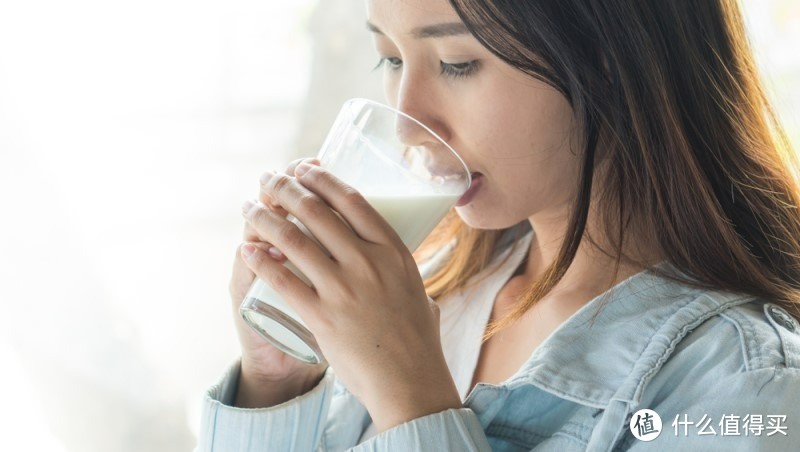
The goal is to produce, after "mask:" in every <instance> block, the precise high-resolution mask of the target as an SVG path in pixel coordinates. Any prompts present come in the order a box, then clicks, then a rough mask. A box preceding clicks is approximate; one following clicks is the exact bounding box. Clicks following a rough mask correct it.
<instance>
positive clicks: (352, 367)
mask: <svg viewBox="0 0 800 452" xmlns="http://www.w3.org/2000/svg"><path fill="white" fill-rule="evenodd" d="M304 170H305V172H304ZM295 176H296V177H294V178H293V177H290V176H287V175H284V174H276V173H273V172H269V173H265V174H264V176H262V178H261V181H262V186H261V190H262V195H265V197H266V198H267V199H268V200H270V201H271V202H272V203H274V204H277V205H280V206H281V207H283V208H284V209H285V210H286V211H288V212H289V213H290V214H292V215H294V216H295V217H296V218H297V219H298V220H299V221H300V222H301V223H303V225H305V227H306V228H307V229H308V230H309V231H310V232H311V233H312V234H313V235H314V237H316V239H317V240H318V241H319V243H320V244H321V245H322V246H323V247H324V248H325V249H327V251H328V253H330V256H329V255H328V254H327V253H326V252H325V251H324V250H323V249H322V248H321V247H320V246H319V245H318V244H316V243H315V242H314V241H313V240H311V239H310V238H308V237H307V236H306V235H305V234H303V232H301V230H300V229H299V228H298V227H297V226H296V225H295V224H294V223H292V222H290V221H288V220H287V219H286V218H284V217H282V216H281V215H277V214H275V213H273V212H270V210H269V209H266V208H264V206H263V205H262V204H256V205H254V206H253V207H251V208H250V209H249V210H248V211H247V212H246V213H244V215H245V218H246V219H247V221H248V222H249V223H250V224H251V225H252V226H253V228H254V229H255V230H256V231H257V233H258V234H259V235H260V236H261V238H262V239H263V240H264V241H265V242H269V243H271V244H273V246H275V247H276V248H278V249H279V250H280V251H281V252H282V253H283V254H284V255H285V256H286V257H287V258H288V259H289V260H290V261H291V262H292V263H294V265H295V266H297V268H298V269H299V270H300V271H301V272H303V274H304V275H305V276H306V277H307V278H308V279H309V280H310V281H311V284H312V287H309V286H308V285H306V284H305V283H303V282H302V281H301V280H300V279H299V278H298V277H297V276H295V275H294V274H292V273H291V272H290V271H289V270H288V269H286V268H285V267H284V266H283V265H282V264H280V263H278V262H276V261H275V260H274V259H271V258H270V257H269V256H267V255H265V254H264V253H263V251H261V250H258V249H257V250H256V252H255V254H253V255H252V256H251V257H250V258H249V259H247V263H248V266H249V267H250V268H251V269H252V270H253V272H254V273H255V274H256V275H257V276H258V277H260V278H261V279H263V280H264V281H265V282H266V283H267V284H269V285H270V286H271V287H272V288H273V289H274V290H275V291H276V292H278V294H280V295H281V296H282V297H283V298H284V300H285V301H286V302H287V303H288V304H289V305H290V306H291V307H292V308H293V309H294V310H295V311H296V312H297V313H298V315H299V316H300V317H301V318H302V319H303V321H304V322H305V323H306V325H307V326H308V328H309V329H310V330H311V332H312V333H313V334H314V336H315V337H316V339H317V342H318V344H319V346H320V348H321V350H322V353H323V354H324V355H325V358H326V359H327V361H328V362H329V363H330V365H331V366H332V367H333V368H334V370H335V371H336V374H337V376H338V377H339V379H340V380H341V381H342V383H343V384H344V385H345V387H347V389H348V390H349V391H350V392H351V393H353V394H354V395H355V396H356V397H357V398H358V399H359V400H360V401H361V402H362V403H363V404H364V406H365V407H366V408H367V410H368V411H369V413H370V415H371V417H372V419H373V422H374V423H375V425H376V427H378V429H379V431H383V430H386V429H388V428H391V427H393V426H395V425H398V424H400V423H403V422H406V421H409V420H411V419H415V418H418V417H421V416H425V415H428V414H432V413H436V412H439V411H443V410H446V409H449V408H460V407H461V406H462V405H461V399H460V397H459V395H458V392H457V390H456V387H455V384H454V383H453V380H452V377H451V376H450V372H449V370H448V368H447V364H446V362H445V359H444V354H443V352H442V346H441V341H440V336H439V316H438V308H437V307H436V306H435V304H434V303H433V302H431V301H429V298H428V296H427V294H426V293H425V287H424V285H423V283H422V278H421V276H420V274H419V270H418V269H417V265H416V263H415V261H414V259H413V257H412V256H411V253H410V251H409V250H408V248H406V246H405V245H404V244H403V242H402V241H401V239H400V237H399V236H398V235H397V233H396V232H395V231H394V230H393V229H392V228H391V227H390V226H389V224H388V223H387V222H386V220H384V219H383V218H382V217H381V216H380V215H379V214H378V212H377V211H375V209H374V208H373V207H372V206H370V205H369V204H368V203H367V201H366V200H365V199H364V197H363V196H362V195H361V194H360V193H358V192H357V191H356V190H355V189H353V188H352V187H350V186H348V185H347V184H345V183H344V182H342V181H341V180H339V179H338V178H336V177H335V176H334V175H333V174H332V173H330V172H329V171H326V170H324V169H323V168H320V167H318V166H312V165H308V164H302V165H300V166H298V167H297V169H296V170H295ZM334 211H336V212H338V213H339V214H340V215H341V216H342V218H344V220H345V221H346V222H347V224H346V223H345V222H344V221H342V218H340V217H339V216H337V215H336V213H335V212H334ZM348 224H349V227H348ZM351 228H352V229H351Z"/></svg>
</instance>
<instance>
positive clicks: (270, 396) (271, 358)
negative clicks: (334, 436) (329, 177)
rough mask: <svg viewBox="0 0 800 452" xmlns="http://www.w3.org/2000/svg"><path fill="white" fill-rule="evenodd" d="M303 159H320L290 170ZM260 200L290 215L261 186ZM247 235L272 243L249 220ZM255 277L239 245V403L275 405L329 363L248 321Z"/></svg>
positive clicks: (233, 285)
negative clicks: (301, 354) (276, 342)
mask: <svg viewBox="0 0 800 452" xmlns="http://www.w3.org/2000/svg"><path fill="white" fill-rule="evenodd" d="M303 161H308V162H309V163H312V164H314V165H319V161H318V160H317V159H298V160H294V161H292V162H291V163H290V164H289V166H288V167H287V168H286V174H288V175H291V176H294V169H295V168H296V167H297V165H299V164H300V163H301V162H303ZM258 201H260V202H261V203H263V204H264V205H266V206H267V207H269V208H270V210H272V211H273V212H275V213H278V214H280V215H283V216H284V217H285V216H286V215H287V212H286V210H284V209H283V208H282V207H280V206H277V205H275V204H273V202H272V200H271V199H269V197H268V196H267V195H265V194H264V193H263V192H261V191H260V190H259V194H258ZM243 238H244V241H245V242H250V243H252V244H254V245H256V246H257V247H259V248H260V249H262V250H263V251H265V252H266V251H267V250H268V249H269V248H270V246H271V245H270V244H269V243H266V242H263V241H261V240H262V239H261V237H259V236H258V234H257V233H256V232H255V230H253V228H252V227H250V225H249V224H248V223H247V222H245V227H244V237H243ZM275 259H276V260H277V261H279V262H283V261H285V260H286V257H285V256H280V257H277V258H275ZM254 280H255V274H254V273H253V272H252V271H251V270H250V268H249V267H248V266H247V264H246V263H245V262H244V260H243V258H242V245H239V247H238V248H237V249H236V257H235V259H234V263H233V274H232V275H231V280H230V284H229V291H230V295H231V302H232V308H233V319H234V320H233V321H234V324H235V326H236V332H237V334H238V336H239V343H240V345H241V349H242V360H241V373H240V375H239V385H238V390H237V394H236V401H235V405H236V406H239V407H245V408H261V407H268V406H274V405H277V404H280V403H283V402H286V401H288V400H290V399H292V398H294V397H296V396H298V395H301V394H304V393H306V392H308V391H309V390H311V389H313V388H314V386H316V385H317V384H318V383H319V380H320V378H321V377H322V374H323V373H324V372H325V369H326V368H327V367H328V365H327V363H325V362H323V363H320V364H316V365H311V364H306V363H304V362H302V361H300V360H298V359H296V358H293V357H292V356H289V355H287V354H285V353H283V352H282V351H280V350H279V349H277V348H276V347H274V346H273V345H272V344H270V343H269V342H267V341H266V340H265V339H264V338H262V337H261V336H259V335H258V333H256V332H255V331H254V330H253V329H252V328H251V327H250V326H249V325H247V324H246V323H245V322H244V320H243V319H242V316H241V315H240V314H239V306H240V305H241V304H242V300H244V297H245V294H247V291H248V290H249V289H250V286H251V285H252V283H253V281H254Z"/></svg>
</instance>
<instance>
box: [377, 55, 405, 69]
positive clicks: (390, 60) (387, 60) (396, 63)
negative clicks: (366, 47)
mask: <svg viewBox="0 0 800 452" xmlns="http://www.w3.org/2000/svg"><path fill="white" fill-rule="evenodd" d="M402 65H403V60H401V59H400V58H395V57H381V59H380V60H378V64H376V65H375V67H374V68H372V70H373V71H374V70H375V69H378V68H380V67H382V66H386V67H388V68H389V69H392V70H395V69H400V66H402Z"/></svg>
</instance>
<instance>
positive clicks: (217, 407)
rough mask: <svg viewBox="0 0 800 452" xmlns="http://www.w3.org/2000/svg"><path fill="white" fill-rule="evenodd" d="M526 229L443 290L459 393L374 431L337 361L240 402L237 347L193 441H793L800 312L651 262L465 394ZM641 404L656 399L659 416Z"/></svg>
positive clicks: (300, 447)
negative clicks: (468, 277) (518, 363)
mask: <svg viewBox="0 0 800 452" xmlns="http://www.w3.org/2000/svg"><path fill="white" fill-rule="evenodd" d="M532 234H533V232H532V231H530V232H528V233H527V234H526V235H525V236H524V238H522V239H520V240H518V241H513V242H511V243H510V244H509V237H510V235H509V234H506V236H504V239H505V241H504V242H501V245H503V244H504V243H505V244H506V245H507V246H506V247H505V248H503V247H502V246H501V247H499V248H500V250H501V252H498V253H497V254H496V256H495V258H494V260H493V261H492V263H491V264H490V265H489V267H487V268H486V269H485V270H484V271H483V272H481V273H480V274H478V275H476V276H475V278H477V279H476V280H478V281H480V283H478V284H475V285H473V286H471V287H470V286H469V285H468V287H469V288H468V289H464V290H461V291H459V292H458V293H456V294H454V295H453V296H451V297H448V298H446V299H444V300H440V302H439V305H440V312H441V322H442V323H441V334H442V346H443V350H444V353H445V358H446V360H447V364H448V366H449V368H450V371H451V373H452V376H453V379H454V381H455V383H456V387H457V388H458V391H459V394H460V395H461V397H462V400H463V402H464V407H463V408H460V409H449V410H445V411H442V412H439V413H434V414H430V415H427V416H423V417H420V418H417V419H413V420H411V421H409V422H406V423H403V424H400V425H398V426H395V427H393V428H391V429H389V430H386V431H384V432H381V433H379V434H376V432H375V429H374V427H373V426H372V423H371V420H370V417H369V413H368V412H367V411H366V409H365V408H364V406H363V405H362V404H361V403H360V402H359V401H358V400H357V399H356V398H355V397H354V396H353V395H352V394H351V393H349V392H348V391H347V389H346V388H345V387H344V386H343V385H342V384H341V383H340V382H339V381H338V380H337V379H336V376H335V373H334V371H333V369H332V368H329V369H328V370H327V371H326V372H325V375H324V376H323V378H322V380H321V381H320V383H319V384H318V386H317V387H315V388H314V389H313V390H311V391H309V392H308V393H306V394H303V395H301V396H299V397H297V398H295V399H293V400H290V401H288V402H286V403H283V404H281V405H278V406H275V407H270V408H262V409H243V408H236V407H232V406H231V404H232V401H233V398H234V395H235V391H236V382H237V381H238V373H239V365H238V362H235V363H233V364H232V365H231V366H230V368H229V369H228V371H227V372H226V374H225V375H224V376H223V378H222V379H221V380H220V382H219V383H218V384H216V385H214V386H213V387H212V388H211V389H209V391H208V393H207V395H206V397H205V400H204V405H203V414H202V419H201V429H200V435H199V438H198V451H200V452H212V451H213V452H220V451H242V452H250V451H253V452H254V451H341V450H351V451H354V452H355V451H359V452H363V451H421V450H431V451H490V450H492V451H529V450H537V451H538V450H544V451H546V450H557V451H579V450H580V451H583V450H587V451H617V450H633V451H638V450H659V451H660V450H725V451H736V450H742V451H745V450H746V451H754V450H755V451H758V450H763V451H773V450H774V451H783V450H791V449H792V448H793V446H792V445H791V444H790V443H789V441H790V440H789V438H790V437H791V435H798V434H800V404H798V403H797V399H796V396H795V395H796V394H798V389H800V372H798V364H800V325H798V322H797V321H796V320H795V319H794V318H792V317H791V316H790V315H789V314H788V313H787V312H786V311H785V310H784V309H782V308H781V307H779V306H778V305H776V304H774V303H772V302H770V301H769V300H761V299H757V298H755V297H752V296H749V295H743V294H736V293H730V292H725V291H710V290H702V289H697V288H692V287H689V286H686V285H683V284H679V283H676V282H674V281H671V280H668V279H665V278H661V277H658V276H656V275H655V274H653V273H651V272H649V271H643V272H640V273H638V274H636V275H633V276H631V277H630V278H628V279H626V280H625V281H622V282H620V283H619V284H617V285H615V286H614V287H612V288H611V289H610V290H609V291H608V292H607V293H605V294H602V295H600V296H598V297H596V298H595V299H593V300H591V301H589V302H588V303H587V304H586V305H584V306H583V307H582V308H580V309H579V310H578V311H577V312H575V313H574V314H573V315H572V316H571V317H569V318H568V319H567V320H566V321H565V322H564V323H563V324H561V325H560V326H559V327H558V328H557V329H556V330H555V331H553V332H552V333H551V334H550V336H548V337H547V339H546V340H544V341H543V342H542V343H541V344H540V345H539V347H537V348H536V350H535V351H534V352H533V354H532V355H531V356H530V357H529V358H528V360H527V361H526V362H525V363H524V364H523V365H522V367H521V368H520V369H519V370H518V371H517V372H516V373H515V374H514V375H513V376H511V377H510V378H509V379H507V380H506V381H504V382H502V383H501V384H498V385H494V384H486V383H479V384H478V385H477V386H476V387H475V388H474V389H473V390H472V391H471V392H469V393H468V394H467V391H468V390H469V386H470V383H471V381H472V376H473V374H474V370H475V366H476V364H477V359H478V355H479V353H480V338H481V336H482V334H483V331H484V328H485V326H486V322H487V321H488V319H489V314H490V312H491V308H492V305H493V302H494V298H495V297H496V295H497V293H498V292H499V290H500V289H501V288H502V286H503V285H504V284H505V282H506V281H507V280H508V279H509V278H510V276H511V275H512V274H513V272H514V270H515V269H516V268H517V267H518V266H519V264H520V262H521V261H522V259H523V258H524V256H525V255H526V253H527V250H528V248H529V246H530V242H531V239H532ZM453 245H454V243H453V242H451V243H450V244H448V246H445V247H443V248H442V249H441V250H440V251H439V252H437V253H436V254H435V255H434V256H433V257H432V258H431V259H429V260H428V261H426V262H424V263H423V264H421V265H420V273H421V274H422V275H423V277H425V276H426V275H427V274H430V272H433V271H435V270H436V269H437V268H438V266H440V265H446V264H447V260H448V258H449V256H450V251H451V250H452V246H453ZM662 265H663V266H666V265H668V264H666V263H662V264H659V266H662ZM675 271H677V270H675ZM604 296H608V298H607V299H606V301H605V304H604V306H603V308H602V309H599V310H598V307H599V305H600V300H601V299H602V298H603V297H604ZM386 403H391V401H389V400H387V401H386ZM641 409H649V410H653V411H654V412H655V413H656V414H657V415H658V416H659V417H660V419H661V424H660V427H659V425H658V422H655V421H654V418H653V417H652V416H650V417H647V416H645V415H643V413H642V412H639V410H641ZM634 414H636V416H634ZM656 429H657V430H658V433H657V436H656V437H655V439H652V437H653V436H654V435H656V433H648V432H649V431H652V430H656ZM634 433H637V434H638V435H639V436H641V435H643V434H644V435H645V436H643V439H648V438H650V440H649V441H642V440H640V439H638V438H637V436H636V435H635V434H634Z"/></svg>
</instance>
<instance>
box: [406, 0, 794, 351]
mask: <svg viewBox="0 0 800 452" xmlns="http://www.w3.org/2000/svg"><path fill="white" fill-rule="evenodd" d="M450 2H451V4H452V5H453V7H454V8H455V10H456V12H457V13H458V15H459V16H460V17H461V19H462V21H463V22H464V23H465V24H466V25H467V27H468V28H469V29H470V31H471V32H472V34H473V35H474V36H475V37H476V38H477V39H478V40H479V41H480V42H481V43H482V44H483V45H484V46H485V47H486V48H487V49H489V50H490V51H491V52H492V53H494V54H495V55H497V56H498V57H499V58H501V59H502V60H504V61H505V62H506V63H508V64H509V65H511V66H513V67H515V68H517V69H519V70H520V71H523V72H525V73H527V74H529V75H530V76H531V77H535V78H537V79H539V80H542V81H544V82H545V83H548V84H549V85H551V86H553V87H554V88H555V89H557V90H558V91H560V92H561V93H562V94H563V95H564V97H565V98H566V99H567V100H568V101H569V102H570V104H571V106H572V108H573V110H574V113H575V116H576V118H578V120H579V121H580V123H581V127H582V130H583V133H584V145H583V154H582V157H583V160H582V165H583V167H582V175H581V178H580V180H579V182H578V185H579V186H578V196H577V198H576V202H575V204H574V208H573V210H572V212H571V218H570V221H569V224H568V226H567V233H566V236H565V239H564V241H563V244H562V247H561V249H560V252H559V254H558V256H557V258H556V259H555V261H554V262H552V263H551V264H550V266H549V267H548V269H547V270H546V271H545V272H544V275H543V277H542V278H541V279H540V280H539V281H537V282H536V283H535V284H534V285H533V286H532V287H531V288H530V290H529V291H528V293H527V294H525V296H524V297H522V298H521V299H520V300H519V302H518V303H517V304H516V306H515V308H514V309H513V310H512V312H511V313H509V314H508V315H507V316H506V317H504V318H502V319H500V320H499V321H497V322H495V323H493V324H492V325H491V326H490V328H489V329H488V330H487V333H486V336H485V337H486V338H488V337H490V336H491V334H493V333H494V332H496V331H498V330H499V329H500V328H502V327H503V326H505V325H507V324H509V323H510V322H513V321H514V320H516V319H518V318H519V317H521V316H522V315H523V314H524V313H525V312H526V311H527V310H528V309H530V308H531V307H532V306H533V305H534V304H535V303H536V302H537V301H538V300H540V299H541V298H542V297H543V296H544V295H546V294H547V293H548V292H549V291H550V290H551V289H552V288H553V287H554V286H555V285H556V284H557V283H558V281H559V280H560V279H561V278H562V277H563V275H564V273H565V272H566V270H567V268H568V267H569V266H570V264H571V263H572V260H573V258H574V256H575V253H576V250H577V249H578V245H579V244H580V243H581V241H582V239H583V238H584V235H585V229H586V220H587V217H588V212H589V205H590V193H591V191H592V184H593V182H594V181H593V179H594V177H595V176H596V175H595V171H594V169H595V164H596V156H595V153H596V152H602V153H603V156H604V158H608V159H609V160H608V166H607V168H608V171H607V172H606V173H605V174H604V176H603V177H604V179H603V184H602V186H603V187H604V188H603V191H602V192H601V193H600V194H599V195H598V199H597V200H596V201H595V202H597V203H598V205H599V206H601V207H600V211H601V212H602V215H603V220H604V221H603V224H604V225H605V226H604V227H605V229H604V234H605V235H606V237H607V239H608V240H609V241H610V243H612V244H613V247H614V248H613V250H611V251H606V250H604V251H603V252H605V253H606V254H608V255H609V256H612V257H614V258H615V260H616V265H617V268H619V264H620V262H621V261H625V262H632V263H634V264H639V265H642V267H643V268H645V265H644V263H641V262H637V261H635V260H633V259H631V258H630V257H629V256H625V255H623V252H622V244H623V243H624V241H623V240H624V237H625V232H626V231H627V230H630V228H631V227H632V226H633V225H637V226H638V227H639V228H640V229H638V230H641V231H646V232H647V234H648V237H651V238H652V240H654V241H655V243H657V245H658V247H659V249H660V250H661V252H662V253H663V256H664V257H665V259H666V260H667V261H668V263H669V264H671V265H672V266H673V267H674V268H676V269H679V270H680V272H681V273H683V277H681V276H678V275H676V274H663V276H665V277H668V278H670V279H677V280H679V281H681V282H683V283H685V284H689V285H692V286H694V287H701V288H707V289H719V290H725V291H730V292H740V293H744V294H750V295H754V296H757V297H760V298H762V299H765V300H770V301H772V302H775V303H777V304H780V305H782V306H783V307H784V308H786V309H787V310H788V311H789V312H791V313H792V314H794V315H795V316H800V307H799V305H798V303H800V213H799V212H798V205H800V191H799V190H798V178H797V175H798V171H797V170H798V162H797V159H796V157H795V155H794V153H793V152H792V150H791V148H790V146H789V143H788V140H787V139H786V136H785V134H784V133H783V131H782V129H781V127H780V124H779V123H778V121H777V120H776V118H775V114H774V111H773V109H772V107H771V106H770V103H769V101H768V99H767V96H766V95H765V92H764V89H763V87H762V85H761V82H760V78H759V75H758V71H757V69H756V66H755V63H754V59H753V55H752V51H751V49H750V46H749V43H748V40H747V37H746V35H745V28H744V24H743V20H742V16H741V12H740V10H739V7H738V4H737V2H736V1H735V0H681V1H664V0H558V1H555V0H553V1H534V0H529V1H519V0H486V1H475V0H450ZM610 225H615V226H613V227H612V226H610ZM612 229H613V230H612ZM504 232H505V231H504V230H495V231H490V230H475V229H472V228H470V227H468V226H467V225H465V224H464V223H463V222H462V221H461V220H460V219H459V218H458V216H457V214H455V212H454V211H451V212H450V213H449V214H448V217H446V219H445V221H444V222H443V223H442V224H441V225H440V228H439V229H438V230H437V231H436V233H435V234H433V235H432V236H431V238H429V240H428V241H426V243H425V244H423V248H422V249H421V251H420V252H419V254H418V255H423V254H425V252H426V251H425V250H431V249H435V248H437V247H439V246H441V245H442V244H443V243H444V242H447V241H450V240H452V239H454V238H455V240H456V246H455V249H454V251H453V254H452V257H451V259H449V261H448V263H447V265H445V266H444V267H442V268H441V269H439V270H438V271H437V272H435V273H434V274H433V275H431V276H430V277H428V278H427V279H426V280H425V284H426V288H427V289H428V291H429V294H430V295H431V296H432V297H433V298H434V299H440V298H441V297H443V296H446V295H448V294H450V293H452V292H454V291H456V290H457V289H458V288H460V287H462V286H464V285H465V284H466V283H467V281H468V280H470V279H471V278H472V277H473V276H474V275H475V274H476V273H478V272H479V271H481V270H482V269H483V268H485V267H486V266H487V265H488V263H489V261H490V259H491V257H492V255H493V252H494V248H495V246H496V245H497V241H498V239H499V238H500V237H501V235H502V234H503V233H504ZM587 239H588V240H589V242H590V243H592V244H595V242H594V241H593V240H591V238H590V237H588V236H587ZM651 271H654V272H656V273H658V274H661V272H660V271H659V270H657V269H651Z"/></svg>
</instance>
